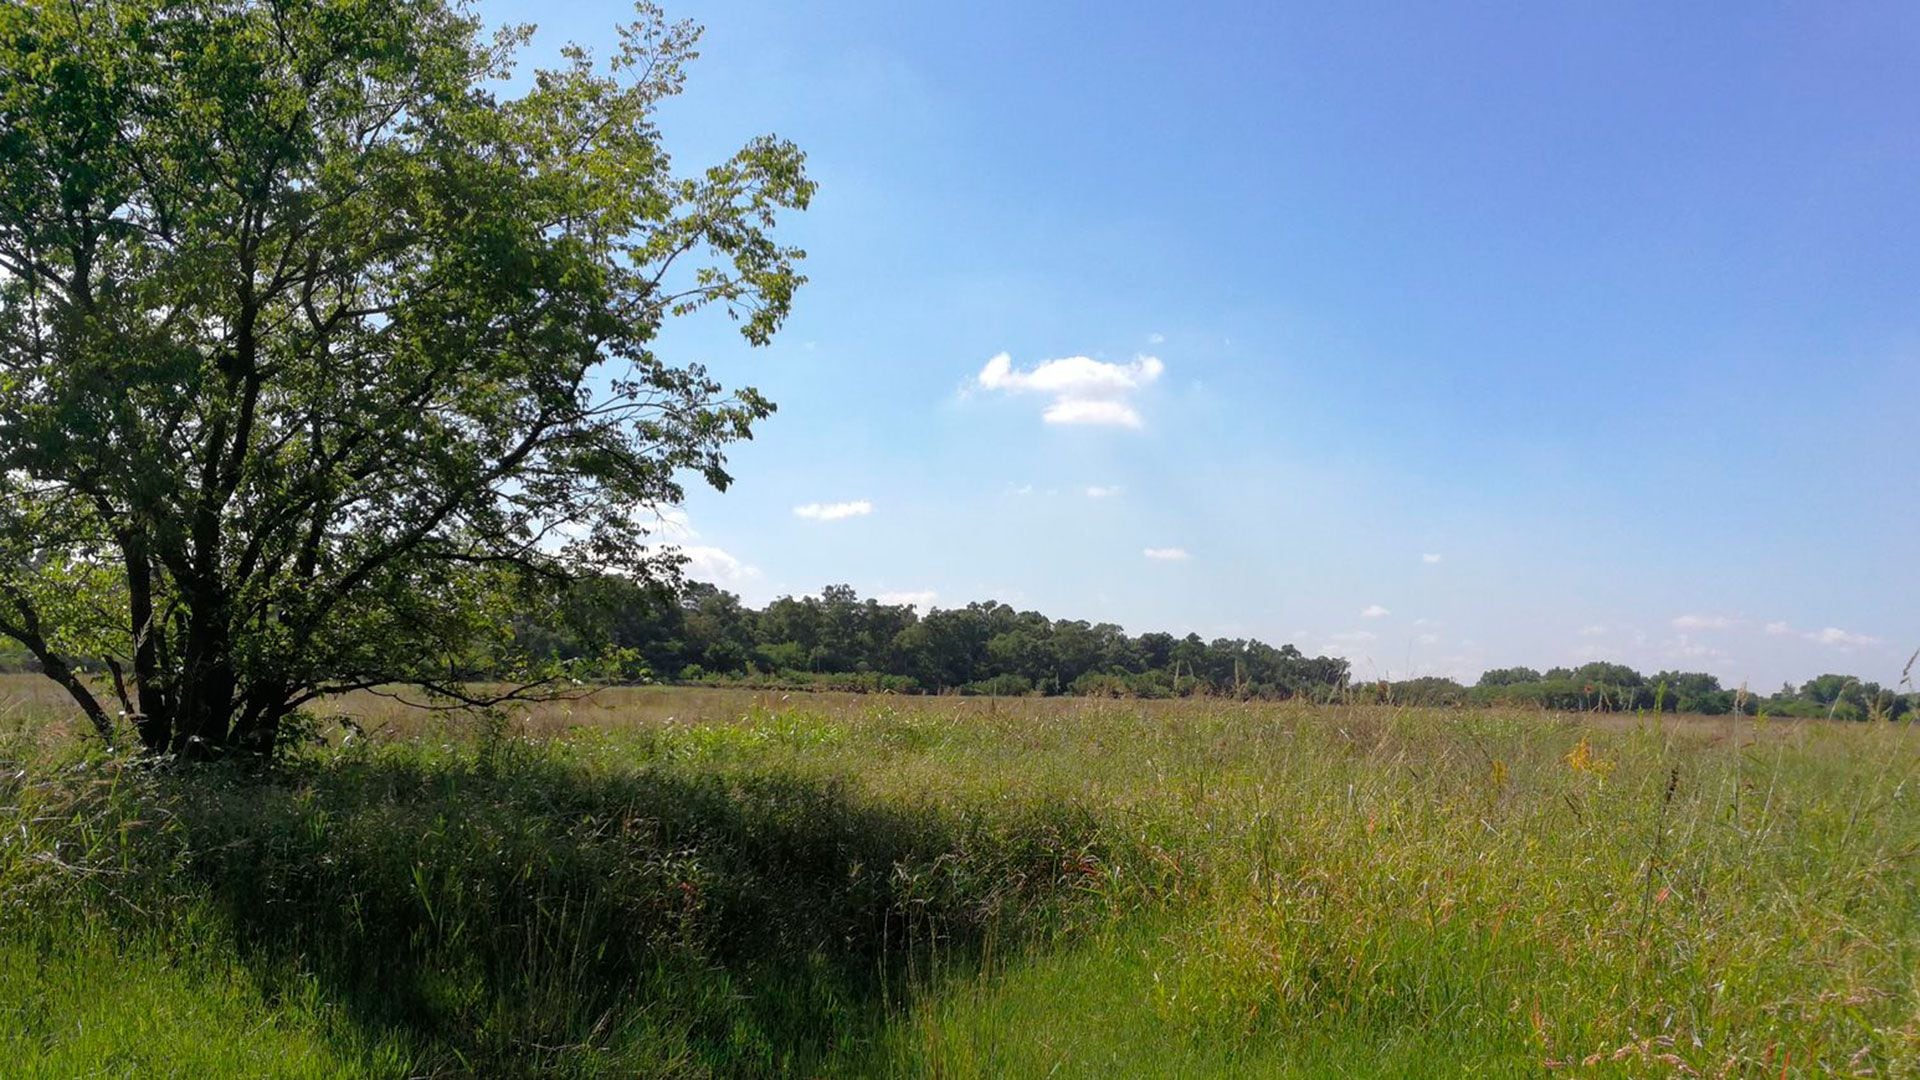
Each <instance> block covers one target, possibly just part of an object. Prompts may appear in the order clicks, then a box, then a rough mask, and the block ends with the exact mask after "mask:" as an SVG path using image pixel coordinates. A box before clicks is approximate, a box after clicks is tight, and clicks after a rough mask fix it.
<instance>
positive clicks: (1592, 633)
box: [1580, 623, 1607, 637]
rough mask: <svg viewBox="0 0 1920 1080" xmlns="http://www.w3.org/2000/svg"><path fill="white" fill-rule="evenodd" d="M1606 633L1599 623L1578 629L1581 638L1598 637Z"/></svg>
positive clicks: (1605, 629)
mask: <svg viewBox="0 0 1920 1080" xmlns="http://www.w3.org/2000/svg"><path fill="white" fill-rule="evenodd" d="M1606 632H1607V628H1606V627H1605V626H1603V625H1601V624H1600V623H1591V624H1589V625H1587V626H1583V627H1581V628H1580V636H1581V637H1599V636H1600V635H1601V634H1604V633H1606Z"/></svg>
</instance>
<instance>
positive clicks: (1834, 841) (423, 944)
mask: <svg viewBox="0 0 1920 1080" xmlns="http://www.w3.org/2000/svg"><path fill="white" fill-rule="evenodd" d="M360 704H362V703H349V704H348V707H350V708H356V709H357V708H358V707H359V705H360ZM370 719H378V720H380V721H381V723H382V724H384V725H385V726H384V727H383V728H382V731H383V733H382V734H381V735H380V737H378V738H375V739H372V740H369V741H360V742H357V743H354V744H352V745H346V746H334V747H321V748H316V749H314V750H312V751H310V752H308V753H305V754H303V755H302V756H300V758H299V759H298V760H296V761H295V762H293V763H292V764H290V765H289V766H288V767H286V768H284V769H282V770H279V771H276V772H274V773H272V774H269V775H258V774H249V773H245V772H241V771H237V770H222V769H207V768H204V767H202V768H197V769H186V770H169V769H156V768H153V767H151V766H149V765H145V764H142V763H139V762H127V761H113V760H109V759H106V758H102V757H100V756H98V755H97V754H96V755H89V754H87V753H86V752H84V751H83V750H81V749H80V748H79V747H78V746H76V745H75V744H72V743H70V742H67V741H64V740H62V739H59V738H51V737H46V736H44V735H42V734H41V732H42V730H43V725H41V724H39V723H38V722H34V721H32V720H31V718H30V717H27V716H25V715H23V716H21V717H20V718H19V719H18V720H17V721H16V727H17V730H16V731H15V732H14V734H13V735H12V736H10V737H9V738H8V739H7V740H6V741H5V742H4V743H0V758H4V759H5V765H4V767H0V832H4V834H5V839H4V840H0V1059H4V1060H5V1061H7V1062H8V1068H7V1070H6V1071H7V1074H8V1075H14V1074H16V1073H18V1074H23V1075H44V1076H75V1075H129V1074H138V1075H182V1076H187V1075H192V1076H209V1075H235V1076H259V1075H274V1076H381V1077H385V1076H407V1075H439V1076H461V1075H476V1076H499V1075H543V1076H544V1075H555V1076H632V1075H647V1076H688V1077H695V1076H773V1075H801V1076H860V1075H866V1076H940V1077H973V1076H977V1077H993V1076H1103V1077H1113V1076H1182V1077H1186V1076H1209V1075H1213V1076H1245V1075H1263V1076H1333V1075H1378V1076H1409V1077H1412V1076H1433V1075H1486V1076H1539V1075H1542V1074H1543V1073H1560V1074H1564V1075H1571V1076H1599V1075H1648V1074H1653V1075H1669V1074H1677V1075H1689V1074H1698V1075H1702V1076H1766V1077H1777V1076H1780V1075H1783V1074H1784V1075H1787V1076H1816V1075H1836V1074H1837V1075H1848V1074H1859V1075H1873V1076H1914V1075H1920V807H1917V806H1916V805H1915V800H1916V798H1917V797H1920V793H1917V792H1916V791H1915V780H1916V774H1917V773H1920V733H1915V732H1913V731H1910V730H1909V729H1907V728H1905V727H1895V726H1892V725H1864V724H1863V725H1846V724H1827V723H1820V722H1813V723H1808V722H1796V723H1795V724H1793V725H1786V724H1765V723H1755V722H1754V721H1752V720H1738V721H1729V720H1725V719H1721V720H1715V721H1707V720H1694V719H1684V718H1683V719H1673V718H1667V719H1665V720H1656V719H1653V718H1648V719H1646V720H1644V721H1642V720H1638V719H1636V718H1633V717H1595V718H1587V719H1580V718H1572V717H1556V716H1546V715H1529V714H1519V713H1486V712H1437V711H1435V712H1427V711H1396V710H1390V709H1385V708H1377V709H1376V708H1343V709H1311V708H1293V707H1285V706H1247V705H1238V704H1230V703H1207V702H1204V701H1188V702H1178V703H1138V704H1134V703H1124V702H1113V703H1092V702H1061V701H1029V700H1020V701H1001V702H998V703H993V702H986V701H955V700H937V699H919V700H912V701H893V700H888V699H879V698H866V699H860V698H841V697H831V696H824V695H823V696H819V697H808V696H804V695H796V696H794V697H792V698H779V697H768V698H761V699H753V698H749V697H745V696H740V695H734V696H726V695H719V694H714V693H703V692H701V691H691V690H688V691H672V692H641V693H637V694H636V693H627V694H625V695H624V696H623V695H621V694H611V695H608V696H607V698H606V699H605V700H603V701H601V702H600V703H599V704H598V705H596V706H594V707H592V708H585V707H580V708H576V709H575V710H573V711H572V712H571V713H562V712H560V711H557V710H548V711H545V712H543V713H541V714H539V715H536V716H533V717H531V718H529V719H527V720H526V721H525V722H516V723H513V724H510V725H508V727H507V729H506V730H504V731H500V730H495V731H493V732H492V733H491V734H487V735H480V734H476V730H477V728H478V725H473V726H469V727H455V726H451V725H449V726H445V727H442V726H438V725H437V724H436V723H434V722H429V721H427V720H424V719H422V718H421V717H418V716H401V715H398V714H395V715H381V716H378V717H370ZM376 726H378V725H376Z"/></svg>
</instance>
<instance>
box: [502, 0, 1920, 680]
mask: <svg viewBox="0 0 1920 1080" xmlns="http://www.w3.org/2000/svg"><path fill="white" fill-rule="evenodd" d="M1041 7H1042V6H1041V5H1030V4H999V3H981V4H973V5H958V6H955V5H938V6H935V5H902V4H881V3H874V4H864V3H846V4H811V5H795V4H775V3H755V4H747V3H683V4H678V5H674V6H672V7H671V8H670V13H671V14H672V15H675V16H683V17H689V18H693V19H695V20H697V21H700V22H702V23H704V24H705V25H706V27H707V36H706V38H705V40H704V42H703V45H702V54H703V55H702V58H701V60H700V61H699V63H698V64H697V65H696V66H695V67H694V69H693V71H692V77H691V81H690V84H689V88H688V91H687V93H686V95H685V96H684V97H683V98H681V99H679V100H677V101H675V102H673V103H672V104H671V105H670V106H669V107H668V108H667V109H666V110H665V112H664V114H663V119H662V123H663V127H664V130H665V132H666V136H667V139H668V142H669V145H670V147H671V148H672V149H673V151H674V153H675V155H676V160H678V161H679V162H680V164H681V166H682V167H683V168H687V169H691V168H695V167H700V166H704V165H705V164H708V163H710V162H712V161H715V160H718V159H719V158H721V157H723V156H725V155H726V154H728V153H730V152H731V150H732V149H734V148H735V147H737V146H738V145H739V144H740V143H742V142H744V141H745V140H746V139H748V138H750V137H752V136H753V135H756V134H760V133H763V132H775V133H778V134H780V135H782V136H785V137H788V138H791V139H793V140H795V141H796V142H798V143H799V144H800V145H801V146H802V147H803V148H804V149H806V150H807V152H808V154H809V160H810V168H811V171H812V173H813V175H814V176H815V178H816V179H817V180H819V182H820V185H821V187H820V193H819V196H818V198H817V199H816V201H815V203H814V206H813V208H812V209H811V210H810V211H809V212H808V213H806V214H805V215H803V216H801V217H799V218H796V219H794V220H793V221H792V223H791V226H790V227H789V228H787V229H786V230H785V232H784V235H785V237H786V238H787V239H789V240H790V241H792V242H794V243H798V244H800V245H801V246H804V247H806V248H807V249H808V251H809V254H810V257H809V259H808V261H807V266H806V272H807V273H808V275H809V276H810V278H811V279H812V280H811V282H810V283H809V284H808V285H807V286H806V287H805V288H804V289H803V290H802V292H801V294H800V297H799V300H798V304H797V307H796V310H795V313H794V315H793V317H792V319H791V320H790V321H789V323H788V325H787V327H786V329H785V330H784V331H783V332H782V334H781V335H780V337H779V339H778V340H777V341H776V343H775V344H774V345H772V346H770V347H768V348H766V349H760V350H753V349H748V348H747V347H746V346H745V345H744V344H743V343H740V342H739V341H738V339H737V338H735V337H732V336H731V334H730V331H729V329H728V327H727V326H726V325H725V324H724V322H720V321H705V322H696V323H694V324H692V325H688V326H682V327H676V328H674V329H673V330H672V331H671V332H670V333H669V334H668V335H667V337H666V339H665V344H666V346H667V349H668V353H669V355H670V356H675V357H676V358H679V359H683V360H696V359H697V360H701V361H704V362H707V363H709V364H710V365H711V366H712V367H714V368H715V369H716V370H717V371H719V372H720V373H722V374H723V375H724V376H725V377H726V378H728V379H730V380H732V381H735V382H744V383H749V384H752V385H755V386H758V387H759V388H760V389H761V390H762V391H764V392H766V393H767V394H768V395H769V396H770V397H772V398H773V399H774V400H775V401H776V402H777V403H778V404H779V406H780V411H779V413H778V414H777V415H776V416H775V417H774V418H773V419H772V420H771V421H770V422H769V423H767V424H766V425H765V426H764V427H763V428H762V429H761V431H760V432H759V434H758V436H757V438H756V439H755V441H754V442H753V443H751V444H748V445H745V446H742V447H741V448H740V449H739V450H738V451H737V452H736V453H735V454H734V455H733V459H732V460H733V465H734V472H735V473H736V475H737V477H738V482H737V483H736V485H735V486H734V488H733V489H732V490H731V491H729V492H728V493H726V494H725V495H716V494H714V493H712V492H707V491H699V492H695V493H693V494H692V496H691V498H690V499H689V502H688V505H687V507H686V512H687V517H688V522H689V525H690V532H689V533H688V534H687V535H685V536H684V537H683V538H682V542H683V543H684V545H685V546H686V547H687V549H688V550H689V551H690V552H691V553H693V554H694V556H695V564H694V565H695V569H696V571H698V572H700V573H703V574H705V575H707V576H709V577H711V578H713V579H715V580H718V581H720V582H721V583H722V584H724V585H726V586H727V587H728V588H731V589H734V590H736V591H738V592H740V593H741V594H742V595H743V596H745V597H746V598H747V599H748V600H749V601H752V602H756V603H757V602H761V601H764V600H766V599H769V598H771V597H773V596H776V595H779V594H782V593H796V594H798V593H805V592H812V591H816V590H817V589H819V587H820V586H822V585H824V584H828V583H838V582H846V583H849V584H852V585H854V586H855V587H856V588H858V589H859V590H860V591H861V592H862V593H863V594H875V593H879V594H888V595H896V596H902V597H906V596H911V597H913V598H915V599H916V600H917V601H918V602H919V603H920V604H921V607H922V610H923V611H924V610H925V608H926V606H927V605H928V604H929V603H932V604H938V605H941V606H952V605H957V604H961V603H964V602H966V601H968V600H973V599H984V598H989V597H991V598H997V599H1001V600H1005V601H1007V602H1009V603H1012V604H1014V605H1016V606H1018V607H1022V608H1026V607H1032V608H1037V609H1039V610H1041V611H1044V612H1046V613H1048V614H1049V615H1053V616H1056V617H1062V616H1064V617H1078V618H1087V619H1092V620H1108V621H1113V622H1118V623H1120V624H1121V625H1123V626H1125V627H1127V628H1128V629H1129V630H1131V631H1133V632H1140V631H1143V630H1150V629H1168V630H1175V631H1181V632H1184V631H1187V630H1194V631H1198V632H1199V633H1201V634H1202V635H1204V636H1208V637H1212V636H1216V635H1227V636H1249V635H1250V636H1256V637H1260V638H1262V639H1265V640H1268V641H1273V642H1285V641H1291V642H1294V643H1296V644H1298V645H1300V646H1301V647H1302V648H1305V649H1308V650H1309V651H1315V652H1318V651H1327V652H1335V653H1338V654H1341V655H1345V656H1348V657H1350V658H1351V659H1352V660H1353V661H1354V667H1355V670H1356V672H1357V673H1359V674H1362V675H1390V676H1393V677H1400V676H1402V675H1408V674H1427V673H1441V674H1451V675H1456V676H1466V677H1472V676H1474V675H1477V673H1478V672H1479V671H1480V670H1481V669H1482V668H1484V667H1487V666H1503V665H1507V664H1517V663H1519V664H1528V665H1532V666H1536V667H1547V666H1552V665H1555V664H1563V663H1573V662H1578V661H1581V660H1586V659H1594V658H1603V659H1617V660H1622V661H1625V662H1628V663H1631V664H1634V665H1635V666H1637V667H1639V668H1641V669H1643V670H1648V671H1651V670H1654V669H1658V668H1666V667H1680V668H1684V669H1689V670H1707V671H1712V672H1714V673H1716V674H1718V675H1720V676H1721V677H1722V679H1723V680H1725V681H1727V682H1729V683H1738V682H1740V681H1742V680H1751V682H1752V683H1753V685H1755V686H1756V687H1757V688H1764V689H1771V688H1773V687H1774V686H1776V685H1777V684H1778V683H1779V682H1780V681H1781V680H1783V679H1793V680H1795V681H1798V680H1801V679H1804V678H1807V677H1810V676H1812V675H1815V674H1818V673H1820V672H1823V671H1830V670H1837V671H1846V672H1852V673H1857V674H1860V675H1863V676H1866V677H1869V678H1875V679H1878V680H1881V681H1883V682H1887V683H1893V682H1896V681H1897V680H1898V677H1899V672H1900V668H1901V666H1902V664H1903V663H1904V662H1905V660H1906V658H1907V656H1908V655H1909V654H1910V653H1911V652H1912V650H1913V649H1914V648H1916V647H1920V504H1917V503H1916V499H1915V494H1916V479H1920V64H1915V63H1914V62H1913V58H1914V57H1915V56H1916V55H1920V8H1915V7H1914V6H1912V5H1897V4H1882V5H1876V4H1859V5H1847V6H1844V7H1837V6H1833V5H1795V6H1773V5H1692V6H1688V7H1685V8H1683V9H1681V10H1673V9H1672V6H1671V5H1664V6H1656V5H1633V4H1626V3H1620V4H1608V5H1587V6H1584V7H1583V8H1580V9H1577V10H1573V9H1568V8H1561V7H1546V6H1540V5H1525V4H1518V3H1515V4H1501V5H1481V6H1477V7H1456V8H1453V9H1452V10H1449V11H1445V12H1442V11H1441V10H1439V8H1438V6H1436V5H1416V4H1408V5H1404V6H1399V7H1393V6H1386V5H1353V4H1339V5H1335V4H1324V5H1313V6H1299V7H1294V8H1287V9H1282V8H1279V7H1277V6H1272V5H1248V6H1244V7H1243V6H1233V5H1208V6H1192V5H1165V4H1131V3H1115V4H1106V5H1091V4H1088V5H1046V6H1045V7H1047V8H1049V9H1050V10H1037V9H1038V8H1041ZM481 10H482V11H483V12H484V13H485V14H486V15H487V16H488V17H489V18H492V19H496V20H516V21H522V20H524V21H532V22H536V23H539V24H540V25H541V33H540V34H539V35H538V37H537V38H536V45H535V48H534V51H533V54H532V56H531V59H534V60H538V59H539V58H541V57H543V56H550V55H551V52H552V50H553V49H554V48H556V47H557V46H558V45H559V44H560V43H561V42H562V41H564V40H567V39H573V40H577V41H579V42H581V43H583V44H589V45H593V44H605V43H610V42H611V41H612V34H611V28H612V26H613V25H614V24H615V23H617V22H619V21H622V20H623V19H624V18H626V17H627V12H628V11H629V10H630V9H628V8H627V7H626V6H625V5H623V4H619V3H605V4H601V3H591V2H582V3H570V4H566V5H558V4H531V3H522V2H517V0H516V2H511V3H508V2H488V3H483V5H482V8H481ZM1002 355H1004V356H1005V357H1006V358H1007V359H1006V360H1004V361H1001V362H999V363H993V361H994V358H995V357H999V356H1002ZM1073 358H1083V359H1080V360H1074V359H1073ZM1149 358H1151V359H1149ZM1056 361H1066V363H1050V362H1056ZM990 364H992V366H989V365H990ZM805 508H813V512H812V513H811V514H810V515H809V514H803V513H801V512H798V511H799V510H800V509H805ZM1149 553H1152V554H1149ZM1154 555H1158V556H1163V557H1153V556H1154Z"/></svg>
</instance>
